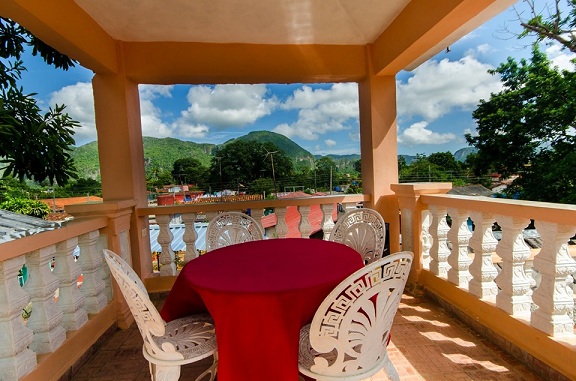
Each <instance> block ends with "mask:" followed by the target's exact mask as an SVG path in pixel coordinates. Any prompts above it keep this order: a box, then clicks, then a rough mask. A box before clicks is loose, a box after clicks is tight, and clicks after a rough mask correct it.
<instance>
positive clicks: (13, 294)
mask: <svg viewBox="0 0 576 381" xmlns="http://www.w3.org/2000/svg"><path fill="white" fill-rule="evenodd" d="M24 263H25V259H24V256H20V257H15V258H11V259H7V260H5V261H2V262H0V306H2V308H0V380H17V379H18V378H20V377H22V376H23V375H25V374H27V373H29V372H30V371H31V370H33V369H34V368H35V367H36V353H34V352H33V351H32V350H31V349H29V346H30V344H31V343H32V341H33V340H34V334H33V333H32V330H31V329H30V328H28V327H26V326H25V325H24V320H23V319H22V311H23V309H24V308H25V307H26V306H27V305H28V303H29V301H30V295H28V293H26V292H25V291H24V290H22V287H20V284H19V283H18V271H20V269H21V268H22V266H23V265H24Z"/></svg>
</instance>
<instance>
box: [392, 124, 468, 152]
mask: <svg viewBox="0 0 576 381" xmlns="http://www.w3.org/2000/svg"><path fill="white" fill-rule="evenodd" d="M426 127H428V122H424V121H422V122H418V123H414V124H412V125H411V126H410V127H408V128H407V129H405V130H404V131H402V132H401V133H400V134H399V135H398V143H400V144H405V145H407V146H414V145H418V144H445V143H448V142H452V141H456V140H457V139H458V137H457V136H456V135H454V134H451V133H446V134H440V133H437V132H433V131H431V130H429V129H427V128H426Z"/></svg>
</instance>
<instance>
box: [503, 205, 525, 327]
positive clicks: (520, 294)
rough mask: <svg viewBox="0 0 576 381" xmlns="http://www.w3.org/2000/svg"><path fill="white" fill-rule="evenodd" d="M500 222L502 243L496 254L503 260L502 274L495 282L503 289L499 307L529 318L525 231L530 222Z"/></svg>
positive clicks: (509, 217) (509, 220)
mask: <svg viewBox="0 0 576 381" xmlns="http://www.w3.org/2000/svg"><path fill="white" fill-rule="evenodd" d="M496 221H497V222H498V225H500V227H501V228H502V239H501V240H500V242H499V243H498V245H497V246H496V254H498V255H499V256H500V258H502V271H500V274H498V276H497V277H496V279H495V282H496V284H497V285H498V287H500V292H498V295H496V305H497V306H498V307H499V308H501V309H502V310H504V311H506V312H507V313H509V314H510V315H512V316H521V315H528V314H529V313H530V306H531V300H530V296H529V295H530V292H531V290H530V279H529V278H528V277H527V276H526V273H525V272H524V262H526V260H527V259H528V258H530V248H529V247H528V245H526V242H524V234H523V231H524V228H525V227H526V226H527V225H528V223H529V222H530V221H529V220H528V219H526V218H517V217H511V216H497V218H496Z"/></svg>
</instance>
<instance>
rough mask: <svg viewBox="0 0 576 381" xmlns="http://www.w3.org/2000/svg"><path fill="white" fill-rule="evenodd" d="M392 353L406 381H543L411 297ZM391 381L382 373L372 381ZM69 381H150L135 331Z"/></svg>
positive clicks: (186, 375)
mask: <svg viewBox="0 0 576 381" xmlns="http://www.w3.org/2000/svg"><path fill="white" fill-rule="evenodd" d="M388 352H389V355H390V358H391V360H392V362H393V363H394V365H395V367H396V369H397V370H398V373H399V375H400V378H401V379H402V380H403V381H417V380H425V381H469V380H478V381H480V380H482V381H487V380H514V381H535V380H543V379H542V378H540V377H538V376H536V375H535V374H533V373H532V372H531V371H530V370H529V369H528V368H526V367H525V366H523V365H521V364H520V363H519V362H518V361H517V360H515V359H514V358H513V357H511V356H510V355H508V354H506V353H505V352H503V351H501V350H499V349H498V348H496V347H494V346H493V345H491V344H490V343H489V342H486V341H485V340H483V339H482V337H480V336H479V335H478V334H476V333H474V332H471V331H470V330H469V329H468V328H467V326H465V325H464V324H462V323H461V322H459V321H458V320H456V319H454V318H453V317H451V316H449V315H448V314H447V313H446V312H445V311H444V310H443V309H441V308H440V307H438V306H437V305H436V304H434V303H432V302H430V301H428V300H427V299H423V298H416V297H412V296H408V295H404V297H403V298H402V303H401V304H400V308H399V310H398V313H397V314H396V319H395V322H394V326H393V329H392V341H391V343H390V345H389V347H388ZM210 362H211V359H206V360H205V361H204V362H203V363H198V364H192V365H186V366H183V367H182V374H181V377H180V380H194V379H195V378H196V376H195V375H198V374H200V372H201V371H202V370H203V369H205V368H206V367H207V366H208V365H209V363H210ZM387 379H388V378H387V377H386V375H385V373H384V372H379V373H377V374H375V375H374V376H372V377H370V378H369V379H368V380H370V381H385V380H387ZM71 380H72V381H88V380H90V381H132V380H133V381H143V380H150V374H149V372H148V364H147V362H146V361H145V360H144V358H143V357H142V339H141V337H140V333H139V331H138V329H137V328H136V325H135V324H134V325H132V327H131V328H130V329H128V330H124V331H118V332H116V333H115V334H114V335H113V336H112V337H111V338H110V339H109V340H108V341H107V342H106V343H105V344H104V345H103V347H101V348H100V350H98V351H97V352H96V354H95V355H94V356H92V357H91V358H89V359H88V361H87V362H85V363H84V364H83V365H82V366H81V367H80V368H79V369H78V371H77V372H76V373H75V374H74V375H73V376H72V379H71ZM238 381H250V380H238ZM270 381H273V380H270Z"/></svg>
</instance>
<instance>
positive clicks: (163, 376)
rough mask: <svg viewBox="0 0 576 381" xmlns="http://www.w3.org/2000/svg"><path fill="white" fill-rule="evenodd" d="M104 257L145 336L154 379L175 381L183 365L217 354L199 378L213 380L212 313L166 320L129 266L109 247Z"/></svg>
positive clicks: (214, 346) (215, 352)
mask: <svg viewBox="0 0 576 381" xmlns="http://www.w3.org/2000/svg"><path fill="white" fill-rule="evenodd" d="M104 258H105V259H106V263H108V266H109V267H110V272H111V273H112V275H113V276H114V279H116V282H117V283H118V286H119V288H120V290H121V291H122V294H123V295H124V299H126V302H127V303H128V306H129V307H130V311H131V312H132V315H134V319H135V320H136V324H137V325H138V329H139V330H140V334H141V335H142V339H144V346H143V348H142V353H143V354H144V357H145V358H146V360H148V363H149V364H150V375H151V377H152V380H153V381H155V380H156V381H160V380H162V381H164V380H165V381H176V380H178V379H179V378H180V366H181V365H184V364H189V363H193V362H196V361H200V360H202V359H204V358H206V357H209V356H214V362H213V364H212V366H211V367H210V368H208V369H207V370H206V371H205V372H203V373H202V374H201V375H200V376H199V377H198V378H197V379H196V380H197V381H199V380H205V377H206V376H209V380H210V381H213V380H214V377H215V375H216V367H217V363H218V353H217V348H216V335H215V331H214V324H213V321H212V318H211V317H210V315H207V314H202V315H200V314H199V315H192V316H187V317H183V318H180V319H175V320H172V321H170V322H169V323H166V322H164V320H163V319H162V317H161V316H160V313H159V312H158V310H157V309H156V307H155V306H154V304H152V302H151V301H150V297H149V296H148V292H147V291H146V288H145V286H144V284H143V283H142V281H141V280H140V278H139V277H138V275H137V274H136V273H135V272H134V270H132V268H131V267H130V265H128V263H126V262H125V261H124V260H123V259H122V258H120V256H118V255H117V254H115V253H114V252H112V251H110V250H108V249H104Z"/></svg>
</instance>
